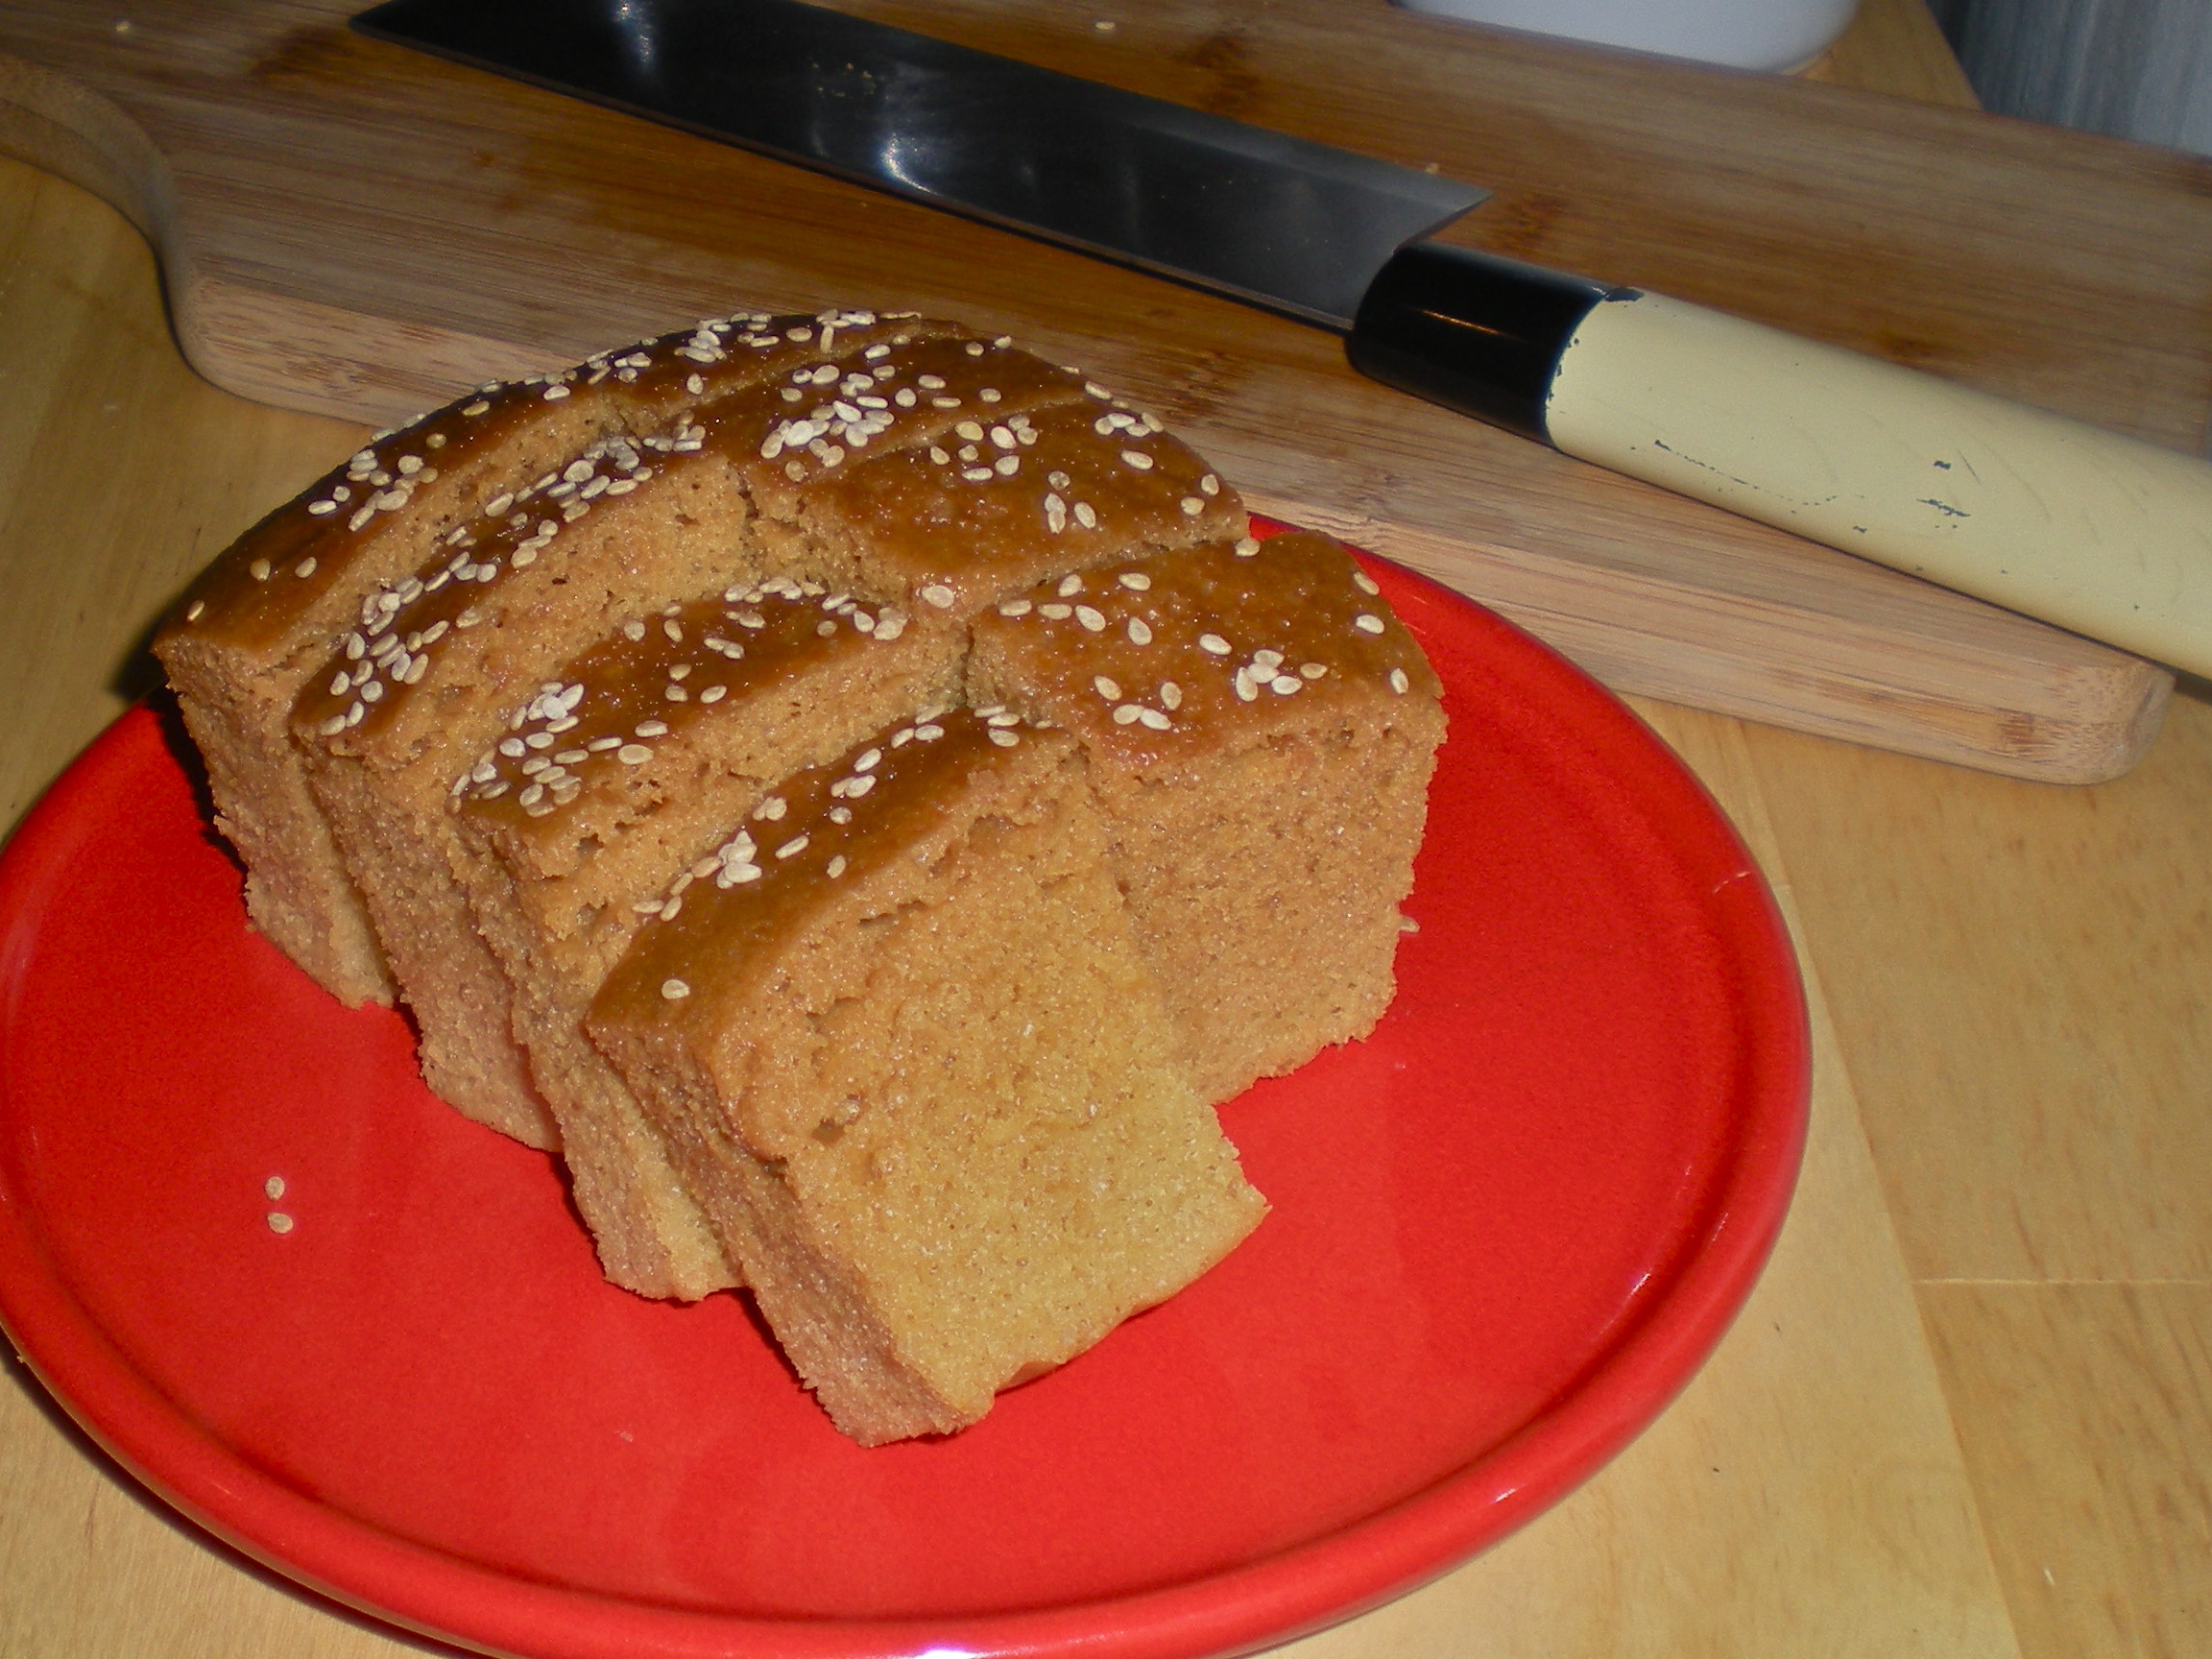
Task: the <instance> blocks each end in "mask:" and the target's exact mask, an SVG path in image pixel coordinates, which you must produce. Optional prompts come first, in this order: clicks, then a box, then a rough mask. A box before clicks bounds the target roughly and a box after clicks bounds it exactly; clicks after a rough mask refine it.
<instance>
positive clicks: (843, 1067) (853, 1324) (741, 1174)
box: [590, 710, 1264, 1445]
mask: <svg viewBox="0 0 2212 1659" xmlns="http://www.w3.org/2000/svg"><path fill="white" fill-rule="evenodd" d="M1104 851H1105V847H1104V837H1103V833H1102V831H1101V829H1100V828H1099V826H1098V823H1097V819H1096V816H1095V814H1094V811H1093V810H1092V807H1091V805H1090V792H1089V789H1088V786H1087V784H1086V782H1085V780H1084V763H1083V760H1082V756H1081V752H1080V750H1079V749H1078V748H1077V747H1076V746H1075V744H1074V742H1073V741H1072V740H1071V739H1070V738H1069V737H1068V736H1067V735H1066V734H1064V733H1041V732H1037V731H1034V730H1031V729H1027V728H1023V727H1022V726H1021V725H1020V723H1019V721H1017V720H1016V719H1015V718H1014V717H1013V716H1011V715H1005V714H986V713H980V712H977V711H974V710H957V711H952V712H948V713H945V714H943V715H940V716H938V717H935V718H931V719H922V720H917V721H909V722H907V723H905V724H902V725H901V726H899V727H897V728H895V729H893V730H891V731H889V732H886V733H883V734H881V736H880V737H879V738H878V739H876V740H874V741H872V742H870V743H868V744H867V745H866V746H865V747H863V748H862V749H860V750H859V751H857V752H856V753H854V754H851V755H849V756H847V757H843V758H842V759H841V760H840V761H839V762H838V763H836V764H834V765H831V766H828V767H822V768H817V769H814V770H812V771H810V772H806V773H803V774H801V775H799V776H797V777H795V778H793V779H791V780H790V781H788V782H787V783H786V784H785V785H783V786H782V787H781V788H780V789H779V791H778V792H777V793H776V794H775V795H774V796H772V797H770V798H769V800H768V801H767V802H765V803H763V804H762V805H761V806H760V807H759V808H757V809H756V811H755V814H754V817H753V820H752V821H751V822H750V823H749V824H748V826H747V827H746V829H743V830H740V831H738V832H737V833H736V834H734V835H733V836H732V838H731V839H730V840H729V841H727V842H726V843H725V844H724V846H723V848H722V851H721V853H720V854H719V856H718V858H717V861H716V862H717V868H716V872H715V874H714V875H713V876H712V877H710V878H706V879H703V880H700V881H697V882H694V883H692V884H690V886H689V887H688V889H687V891H686V892H685V893H684V894H683V895H681V901H682V902H681V904H680V905H671V906H666V907H663V909H662V911H661V917H660V918H659V919H657V920H656V921H655V922H654V923H653V924H651V925H650V926H648V927H647V928H646V929H645V930H644V932H643V933H642V934H641V935H640V936H639V938H638V940H637V944H636V945H635V946H634V947H633V948H632V950H630V952H629V953H628V954H627V955H626V956H625V957H624V959H623V961H622V962H621V964H620V965H619V966H618V967H617V968H616V969H615V971H614V973H613V976H612V977H610V979H609V980H608V982H607V984H606V986H605V987H604V989H602V991H601V992H600V994H599V997H598V998H597V1000H596V1002H595V1004H594V1007H593V1012H592V1016H591V1022H590V1029H591V1034H592V1036H593V1038H594V1039H595V1040H596V1041H597V1042H598V1043H599V1044H600V1045H601V1046H602V1047H603V1048H605V1050H606V1051H607V1052H608V1054H609V1055H610V1056H611V1057H612V1058H613V1061H614V1063H615V1065H616V1066H617V1068H618V1069H619V1070H621V1071H622V1073H623V1075H624V1077H625V1078H626V1079H627V1080H628V1081H629V1083H630V1085H631V1087H632V1088H633V1089H634V1090H635V1091H636V1092H637V1094H638V1095H639V1097H640V1098H641V1099H642V1100H643V1101H644V1102H645V1103H646V1105H647V1108H648V1110H649V1111H650V1112H651V1113H652V1115H653V1118H654V1120H655V1122H656V1123H657V1125H658V1126H659V1128H660V1130H661V1135H662V1137H663V1138H664V1140H665V1141H666V1142H667V1143H668V1145H669V1148H670V1150H671V1153H672V1155H673V1157H674V1159H675V1161H676V1163H677V1165H678V1166H679V1168H680V1169H681V1170H682V1171H683V1174H684V1177H685V1181H686V1183H687V1184H688V1185H689V1187H690V1190H692V1191H693V1193H694V1194H696V1195H697V1196H698V1198H699V1199H700V1202H701V1203H702V1205H703V1206H704V1208H705V1209H706V1211H707V1213H708V1214H709V1217H710V1218H711V1220H712V1222H713V1224H714V1227H715V1229H716V1231H717V1232H718V1234H719V1235H720V1236H721V1238H722V1239H723V1241H724V1243H725V1245H726V1246H727V1247H728V1248H729V1249H730V1250H731V1252H732V1253H733V1254H734V1255H735V1256H737V1257H738V1258H739V1259H740V1260H741V1261H742V1262H743V1265H744V1271H745V1277H746V1280H747V1283H748V1284H749V1285H751V1286H752V1287H753V1290H754V1294H755V1295H756V1296H757V1299H758V1302H759V1306H760V1309H761V1310H762V1312H763V1313H764V1314H765V1315H766V1316H767V1318H768V1320H769V1323H770V1324H771V1325H772V1326H773V1327H774V1329H775V1331H776V1334H777V1336H778V1337H779V1339H780V1340H781V1342H782V1344H783V1346H784V1349H785V1352H786V1353H787V1355H788V1356H789V1357H790V1358H791V1360H792V1362H793V1364H794V1365H796V1366H797V1368H798V1370H799V1372H800V1374H801V1375H802V1376H803V1377H804V1378H805V1381H806V1383H807V1384H808V1386H810V1387H811V1388H812V1389H813V1390H814V1391H815V1393H816V1394H817V1396H818V1397H819V1398H820V1399H821V1401H822V1403H823V1405H824V1406H825V1407H827V1408H828V1410H829V1413H830V1415H831V1417H832V1418H833V1419H834V1420H835V1422H836V1423H837V1426H838V1427H839V1428H840V1429H842V1430H843V1431H845V1432H846V1433H847V1434H850V1435H851V1436H853V1437H854V1439H856V1440H859V1441H860V1442H862V1443H863V1444H867V1445H874V1444H878V1443H880V1442H882V1441H886V1440H892V1439H897V1438H901V1437H903V1436H906V1435H912V1434H918V1433H928V1432H937V1433H945V1432H950V1431H953V1430H956V1429H959V1428H961V1427H963V1426H965V1425H966V1424H969V1423H972V1422H974V1420H975V1419H977V1418H978V1417H980V1416H982V1415H983V1413H984V1412H985V1411H986V1410H988V1409H989V1407H990V1405H991V1402H992V1398H993V1395H994V1394H995V1393H996V1391H997V1390H998V1389H1000V1388H1003V1387H1005V1386H1007V1385H1008V1384H1009V1383H1014V1382H1017V1381H1020V1380H1022V1379H1024V1378H1026V1377H1030V1376H1034V1375H1035V1374H1037V1373H1038V1372H1040V1371H1042V1370H1046V1369H1049V1368H1050V1367H1052V1366H1055V1365H1057V1364H1060V1363H1061V1362H1063V1361H1065V1360H1067V1359H1068V1358H1071V1357H1072V1356H1073V1355H1075V1354H1077V1353H1079V1352H1080V1351H1081V1350H1082V1349H1084V1348H1086V1347H1088V1346H1090V1344H1092V1343H1093V1342H1094V1341H1096V1340H1097V1339H1098V1338H1099V1337H1100V1336H1102V1335H1104V1334H1106V1332H1107V1331H1109V1330H1111V1329H1112V1328H1113V1326H1114V1325H1115V1324H1117V1323H1118V1321H1120V1320H1121V1319H1123V1318H1125V1317H1127V1316H1128V1315H1129V1314H1130V1313H1133V1312H1135V1311H1136V1310H1139V1309H1141V1308H1143V1307H1146V1306H1149V1305H1150V1304H1152V1303H1154V1302H1158V1301H1160V1300H1163V1299H1164V1298H1166V1297H1167V1296H1169V1295H1171V1294H1173V1293H1174V1292H1175V1291H1176V1290H1178V1289H1180V1288H1181V1287H1182V1286H1185V1285H1187V1284H1188V1283H1189V1282H1190V1280H1191V1279H1193V1278H1195V1277H1196V1276H1197V1275H1198V1274H1200V1273H1202V1272H1204V1271H1205V1270H1206V1268H1207V1267H1209V1266H1211V1265H1212V1264H1213V1263H1214V1262H1216V1261H1218V1260H1219V1259H1220V1258H1221V1257H1222V1256H1223V1255H1225V1254H1226V1253H1227V1252H1228V1251H1229V1250H1230V1249H1231V1248H1232V1247H1233V1246H1234V1245H1235V1244H1236V1243H1237V1241H1238V1239H1239V1238H1242V1237H1243V1236H1244V1235H1245V1233H1247V1232H1248V1231H1249V1230H1250V1229H1251V1228H1252V1227H1253V1226H1254V1225H1255V1224H1257V1222H1258V1220H1259V1218H1260V1216H1261V1214H1262V1210H1263V1208H1264V1206H1263V1204H1262V1200H1261V1199H1260V1197H1259V1195H1258V1194H1257V1193H1255V1192H1254V1191H1253V1190H1251V1188H1250V1187H1249V1186H1248V1185H1246V1183H1245V1182H1244V1181H1243V1179H1242V1177H1241V1176H1240V1175H1239V1174H1238V1169H1237V1164H1236V1157H1235V1153H1234V1151H1233V1150H1232V1149H1231V1147H1230V1146H1229V1144H1228V1143H1227V1142H1226V1141H1224V1140H1223V1139H1222V1137H1221V1134H1220V1131H1219V1129H1218V1128H1217V1127H1216V1126H1215V1124H1214V1118H1213V1114H1212V1113H1211V1112H1210V1111H1208V1110H1207V1108H1206V1105H1205V1103H1204V1102H1203V1101H1202V1100H1201V1099H1200V1098H1199V1097H1198V1095H1197V1094H1195V1093H1194V1092H1193V1091H1192V1089H1191V1087H1190V1083H1189V1081H1188V1080H1187V1078H1186V1077H1185V1075H1184V1073H1183V1071H1182V1070H1181V1069H1180V1068H1179V1067H1178V1066H1177V1065H1176V1064H1175V1062H1174V1058H1173V1046H1174V1034H1173V1032H1172V1030H1171V1028H1170V1026H1169V1024H1168V1022H1167V1019H1166V1012H1165V1009H1164V1008H1163V1006H1162V1003H1161V999H1160V993H1159V989H1158V986H1157V984H1156V982H1155V981H1154V979H1153V977H1152V975H1151V974H1150V972H1149V971H1148V970H1147V968H1146V966H1145V963H1144V961H1143V959H1142V953H1141V952H1140V950H1139V949H1138V947H1137V943H1136V940H1135V938H1134V937H1133V935H1132V933H1131V931H1130V927H1129V921H1128V914H1127V910H1126V907H1125V906H1124V905H1123V904H1122V902H1121V899H1120V895H1119V893H1118V891H1117V889H1116V887H1115V885H1114V882H1113V879H1112V877H1111V875H1110V874H1109V872H1108V870H1107V867H1106V864H1105V861H1104V856H1103V854H1104Z"/></svg>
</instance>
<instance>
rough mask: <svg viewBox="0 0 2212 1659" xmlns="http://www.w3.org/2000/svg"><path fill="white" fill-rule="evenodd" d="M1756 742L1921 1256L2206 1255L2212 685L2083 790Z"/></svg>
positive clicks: (2094, 1260) (2164, 1270)
mask: <svg viewBox="0 0 2212 1659" xmlns="http://www.w3.org/2000/svg"><path fill="white" fill-rule="evenodd" d="M1750 742H1751V747H1752V752H1753V753H1754V754H1755V755H1756V756H1757V757H1758V758H1759V762H1760V765H1761V766H1762V768H1763V769H1770V776H1772V777H1773V778H1775V779H1781V778H1785V777H1786V778H1788V779H1790V780H1791V782H1790V785H1789V786H1788V787H1787V788H1777V789H1774V790H1773V791H1771V792H1770V794H1769V797H1768V799H1769V801H1770V803H1771V810H1772V812H1773V815H1774V820H1775V823H1776V826H1777V831H1778V834H1779V837H1780V844H1781V847H1782V849H1783V858H1784V860H1785V862H1786V864H1787V865H1788V867H1789V868H1790V869H1791V871H1792V872H1793V873H1794V874H1795V881H1796V890H1797V902H1798V903H1799V904H1800V905H1802V906H1803V908H1804V911H1805V914H1806V916H1807V918H1808V921H1809V923H1810V925H1811V926H1813V928H1814V930H1815V934H1816V936H1817V937H1818V938H1819V939H1820V940H1821V941H1822V945H1821V949H1822V951H1823V953H1824V955H1825V958H1826V960H1825V962H1824V964H1823V965H1824V967H1827V968H1829V969H1830V970H1831V971H1832V975H1833V979H1834V982H1835V984H1836V985H1837V987H1838V988H1837V990H1836V992H1835V995H1834V1011H1835V1018H1836V1021H1837V1023H1838V1025H1839V1028H1840V1029H1841V1030H1842V1031H1843V1032H1844V1033H1845V1041H1846V1044H1847V1046H1848V1047H1849V1049H1850V1051H1851V1054H1852V1056H1853V1066H1854V1076H1855V1081H1856V1082H1857V1083H1858V1085H1859V1088H1860V1090H1861V1094H1862V1098H1863V1102H1864V1111H1865V1117H1866V1126H1867V1131H1868V1134H1869V1135H1870V1136H1871V1138H1872V1140H1873V1142H1874V1146H1875V1150H1876V1153H1877V1156H1878V1158H1879V1160H1880V1162H1881V1165H1882V1168H1883V1172H1884V1176H1885V1179H1886V1181H1887V1187H1888V1195H1889V1209H1890V1213H1891V1214H1892V1215H1894V1216H1895V1218H1896V1223H1897V1227H1898V1230H1899V1232H1900V1234H1901V1236H1902V1237H1903V1238H1904V1241H1905V1250H1906V1257H1907V1260H1908V1262H1910V1263H1911V1270H1912V1273H1913V1276H1914V1277H1915V1278H1919V1279H1931V1280H1934V1279H2004V1280H2078V1279H2146V1280H2152V1279H2196V1280H2206V1279H2212V1183H2207V1181H2206V1180H2205V1171H2206V1170H2207V1169H2212V1112H2207V1111H2206V1110H2205V1103H2206V1098H2207V1092H2206V1083H2205V1079H2206V1078H2207V1077H2208V1076H2212V1001H2208V1000H2207V998H2206V993H2205V987H2206V986H2207V985H2208V984H2212V890H2208V889H2207V886H2206V883H2205V880H2204V878H2203V873H2204V871H2205V870H2206V869H2208V868H2212V829H2208V827H2212V704H2207V703H2206V702H2205V701H2204V699H2203V698H2202V697H2201V696H2200V695H2199V694H2197V693H2195V692H2191V693H2188V694H2185V695H2184V696H2182V697H2179V698H2176V701H2175V705H2174V709H2173V712H2172V715H2171V717H2170V718H2169V719H2168V721H2167V730H2166V733H2165V735H2164V737H2163V738H2162V739H2161V741H2160V742H2159V743H2158V745H2157V747H2156V748H2155V749H2154V750H2153V751H2152V754H2151V756H2150V757H2149V758H2148V760H2147V761H2146V763H2145V765H2144V766H2142V767H2140V768H2138V769H2137V771H2136V772H2135V773H2133V774H2131V775H2130V776H2129V777H2128V778H2124V779H2120V780H2117V781H2114V782H2111V783H2107V784H2102V785H2099V786H2097V787H2095V788H2093V789H2086V790H2080V791H2057V792H2054V791H2051V790H2048V789H2044V788H2041V787H2039V786H2037V785H2034V784H2029V783H2020V782H2015V781H2009V780H2001V779H1995V778H1989V777H1984V776H1980V775H1977V774H1974V773H1969V772H1965V771H1960V770H1957V769H1945V770H1941V771H1934V770H1931V769H1929V768H1927V767H1924V766H1910V765H1906V764H1904V763H1902V762H1899V761H1898V760H1897V759H1896V757H1891V756H1883V755H1876V754H1872V753H1870V752H1867V751H1863V750H1849V749H1844V748H1841V747H1840V746H1837V745H1827V744H1817V743H1815V741H1814V740H1812V739H1807V738H1793V737H1791V735H1790V734H1788V733H1775V732H1755V733H1752V734H1751V738H1750ZM1815 749H1817V750H1818V751H1820V752H1819V753H1818V754H1817V755H1815V754H1813V753H1811V752H1810V751H1813V750H1815ZM2024 822H2032V823H2033V825H2034V832H2033V833H2032V834H2024V833H2022V832H2021V831H2020V830H2019V829H2018V828H2017V826H2019V825H2020V824H2022V823H2024ZM2083 962H2095V963H2099V964H2102V965H2103V967H2102V971H2101V972H2099V973H2097V974H2084V973H2082V972H2081V969H2080V965H2081V964H2082V963H2083ZM2146 1031H2152V1032H2155V1033H2156V1034H2157V1035H2156V1040H2155V1041H2146V1040H2145V1037H2144V1033H2145V1032H2146Z"/></svg>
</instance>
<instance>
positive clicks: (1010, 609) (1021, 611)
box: [998, 599, 1036, 616]
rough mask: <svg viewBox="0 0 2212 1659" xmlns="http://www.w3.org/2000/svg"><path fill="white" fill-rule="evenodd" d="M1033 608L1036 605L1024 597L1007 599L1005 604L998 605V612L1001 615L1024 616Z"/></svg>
mask: <svg viewBox="0 0 2212 1659" xmlns="http://www.w3.org/2000/svg"><path fill="white" fill-rule="evenodd" d="M1034 609H1036V607H1035V606H1033V605H1032V604H1031V603H1030V602H1029V601H1028V600H1026V599H1009V600H1007V601H1006V603H1005V604H1003V605H1001V606H999V607H998V614H999V615H1001V616H1026V615H1028V614H1029V613H1030V612H1031V611H1033V610H1034Z"/></svg>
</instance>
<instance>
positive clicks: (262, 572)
mask: <svg viewBox="0 0 2212 1659" xmlns="http://www.w3.org/2000/svg"><path fill="white" fill-rule="evenodd" d="M269 569H270V566H269V561H268V560H266V559H256V560H254V561H253V563H252V564H251V565H247V566H246V571H247V574H248V575H250V576H252V578H253V580H254V581H256V582H266V581H268V580H269Z"/></svg>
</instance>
